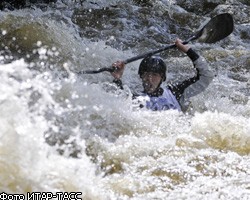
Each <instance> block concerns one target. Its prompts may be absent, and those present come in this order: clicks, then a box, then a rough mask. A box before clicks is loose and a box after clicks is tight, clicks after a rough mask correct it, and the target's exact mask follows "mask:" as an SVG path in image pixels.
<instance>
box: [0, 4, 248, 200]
mask: <svg viewBox="0 0 250 200" xmlns="http://www.w3.org/2000/svg"><path fill="white" fill-rule="evenodd" d="M220 13H230V14H231V15H232V16H233V18H234V26H235V27H234V31H233V33H232V34H231V35H229V36H228V37H227V38H225V39H223V40H221V41H219V42H217V43H213V44H202V43H198V42H195V41H194V42H192V43H190V46H191V47H192V48H193V49H195V50H196V51H197V52H198V53H199V54H200V55H202V56H203V57H204V58H205V59H206V60H207V61H208V63H209V65H210V67H211V68H212V70H213V72H214V74H215V78H214V80H213V82H212V83H211V84H210V85H209V87H208V88H207V89H206V91H204V92H203V93H201V94H199V95H197V96H195V97H193V98H192V99H191V100H192V102H191V105H190V108H189V110H188V111H187V112H186V113H180V112H178V111H173V110H168V111H162V112H154V111H149V110H145V109H138V108H137V106H136V103H135V102H134V101H133V100H132V93H133V92H134V91H138V90H141V88H142V86H141V82H140V78H139V76H138V74H137V71H138V65H139V63H140V60H138V61H136V62H132V63H130V64H127V65H126V70H125V73H124V76H123V83H124V90H120V89H118V88H117V87H116V86H115V85H114V84H113V83H112V80H113V78H112V76H111V75H110V74H109V73H108V72H103V73H99V74H91V75H77V73H76V72H79V71H81V70H94V69H98V68H101V67H109V66H111V64H112V63H113V62H115V61H117V60H125V59H128V58H130V57H133V56H136V55H138V54H141V53H145V52H147V51H149V50H154V49H157V48H161V47H163V46H164V45H168V44H171V43H173V41H174V40H175V38H177V37H178V38H181V39H183V40H185V39H187V38H188V37H190V35H191V34H192V33H194V32H195V31H197V30H199V28H201V27H202V26H203V25H204V23H206V22H207V21H209V19H211V17H213V16H215V15H217V14H220ZM160 55H161V56H162V57H163V59H164V61H165V62H166V64H167V66H168V75H167V79H168V80H167V82H170V81H171V82H174V81H181V80H184V79H185V78H187V77H191V76H193V75H194V74H195V70H194V69H193V66H192V63H191V62H190V60H189V58H188V57H187V56H185V55H184V54H183V53H181V52H179V51H178V50H176V49H171V50H168V51H165V52H163V53H162V54H160ZM0 77H1V81H0V197H1V199H6V195H11V194H23V195H27V194H30V193H34V192H50V193H51V194H56V193H58V192H67V193H72V192H79V193H81V195H79V196H78V197H79V198H82V199H84V200H125V199H126V200H127V199H132V200H153V199H154V200H156V199H159V200H165V199H166V200H168V199H190V200H191V199H192V200H196V199H197V200H198V199H209V200H211V199H232V200H233V199H234V200H236V199H244V200H247V199H250V100H249V99H250V98H249V97H250V4H249V1H248V0H245V1H244V0H209V1H208V0H206V1H205V0H204V1H201V0H199V1H198V0H197V1H196V0H187V1H182V0H162V1H160V0H155V1H153V0H152V1H151V0H148V1H135V0H123V1H120V0H92V1H91V0H85V1H70V0H61V1H60V0H59V1H57V2H56V3H53V4H46V5H44V4H37V5H35V4H34V5H32V6H29V7H26V8H23V9H14V10H8V9H5V10H2V11H0ZM47 194H48V193H47ZM12 197H13V196H9V199H12ZM54 199H56V198H54ZM57 199H58V198H57Z"/></svg>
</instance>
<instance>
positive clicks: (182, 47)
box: [175, 38, 190, 53]
mask: <svg viewBox="0 0 250 200" xmlns="http://www.w3.org/2000/svg"><path fill="white" fill-rule="evenodd" d="M182 43H183V41H182V40H180V39H178V38H177V39H176V41H175V45H176V46H177V48H178V49H179V50H180V51H182V52H184V53H187V51H188V50H189V49H190V47H189V46H188V45H184V44H182Z"/></svg>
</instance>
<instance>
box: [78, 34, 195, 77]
mask: <svg viewBox="0 0 250 200" xmlns="http://www.w3.org/2000/svg"><path fill="white" fill-rule="evenodd" d="M194 38H195V37H192V38H190V39H188V40H187V41H185V42H183V44H188V43H189V42H190V41H191V40H194ZM175 47H176V45H175V44H171V45H168V46H165V47H163V48H160V49H157V50H153V51H149V52H147V53H144V54H140V55H138V56H134V57H132V58H129V59H127V60H124V61H123V63H124V64H128V63H131V62H134V61H136V60H139V59H142V58H145V57H148V56H152V55H154V54H157V53H160V52H162V51H166V50H168V49H172V48H175ZM104 71H107V72H113V71H115V68H114V67H104V68H100V69H97V70H86V71H80V72H77V73H78V74H97V73H101V72H104Z"/></svg>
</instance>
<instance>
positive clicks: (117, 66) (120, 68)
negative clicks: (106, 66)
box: [111, 61, 125, 79]
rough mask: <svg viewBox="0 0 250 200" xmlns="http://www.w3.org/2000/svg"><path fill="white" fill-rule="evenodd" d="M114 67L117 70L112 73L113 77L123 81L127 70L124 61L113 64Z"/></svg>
mask: <svg viewBox="0 0 250 200" xmlns="http://www.w3.org/2000/svg"><path fill="white" fill-rule="evenodd" d="M112 67H113V68H114V69H115V71H114V72H111V75H112V76H113V77H114V78H115V79H121V77H122V75H123V72H124V69H125V63H124V62H123V61H116V62H115V63H113V64H112Z"/></svg>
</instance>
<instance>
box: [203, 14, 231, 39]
mask: <svg viewBox="0 0 250 200" xmlns="http://www.w3.org/2000/svg"><path fill="white" fill-rule="evenodd" d="M233 29H234V23H233V17H232V16H231V15H230V14H228V13H223V14H220V15H217V16H215V17H214V18H212V19H211V20H210V21H209V22H208V23H207V24H206V25H205V26H204V27H203V28H202V29H201V31H199V34H201V35H200V36H199V40H198V41H199V42H203V43H215V42H217V41H219V40H222V39H224V38H225V37H227V36H228V35H230V34H231V33H232V32H233Z"/></svg>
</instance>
